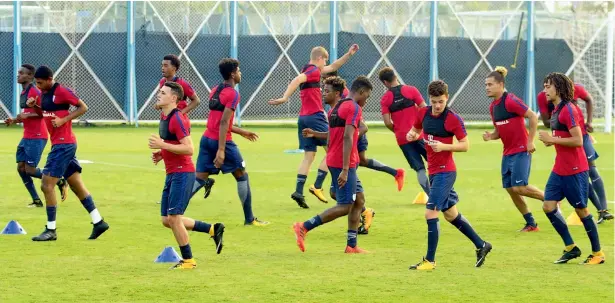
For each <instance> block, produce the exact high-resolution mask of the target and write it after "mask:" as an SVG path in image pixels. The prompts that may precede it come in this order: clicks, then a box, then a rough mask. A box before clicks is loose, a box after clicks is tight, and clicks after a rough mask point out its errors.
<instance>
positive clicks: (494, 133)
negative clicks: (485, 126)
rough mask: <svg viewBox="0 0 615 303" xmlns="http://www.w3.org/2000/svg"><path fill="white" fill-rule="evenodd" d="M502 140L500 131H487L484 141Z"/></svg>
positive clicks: (484, 134)
mask: <svg viewBox="0 0 615 303" xmlns="http://www.w3.org/2000/svg"><path fill="white" fill-rule="evenodd" d="M497 139H500V132H499V131H498V129H497V128H496V129H494V130H493V131H492V132H489V131H485V132H484V133H483V141H491V140H497Z"/></svg>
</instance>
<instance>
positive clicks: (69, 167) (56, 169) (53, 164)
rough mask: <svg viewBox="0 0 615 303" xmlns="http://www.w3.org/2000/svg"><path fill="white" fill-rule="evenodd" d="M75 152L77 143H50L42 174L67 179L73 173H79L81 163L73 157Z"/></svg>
mask: <svg viewBox="0 0 615 303" xmlns="http://www.w3.org/2000/svg"><path fill="white" fill-rule="evenodd" d="M76 153H77V144H74V143H73V144H56V145H52V146H51V152H49V154H48V155H47V163H45V168H44V169H43V175H50V176H52V177H54V178H62V177H64V179H68V178H69V177H70V176H72V175H73V174H74V173H81V165H79V161H77V158H76V157H75V154H76Z"/></svg>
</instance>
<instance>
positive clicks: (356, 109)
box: [351, 102, 359, 125]
mask: <svg viewBox="0 0 615 303" xmlns="http://www.w3.org/2000/svg"><path fill="white" fill-rule="evenodd" d="M353 103H354V114H353V115H352V120H351V121H352V125H355V123H357V116H358V115H359V104H358V103H356V102H353Z"/></svg>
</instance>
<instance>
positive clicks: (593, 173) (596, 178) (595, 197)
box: [536, 84, 614, 224]
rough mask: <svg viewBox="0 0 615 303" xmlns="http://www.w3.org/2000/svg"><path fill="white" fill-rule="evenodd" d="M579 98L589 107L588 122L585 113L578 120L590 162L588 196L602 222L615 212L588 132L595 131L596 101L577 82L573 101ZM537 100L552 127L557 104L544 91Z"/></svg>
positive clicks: (544, 119) (547, 125) (541, 111)
mask: <svg viewBox="0 0 615 303" xmlns="http://www.w3.org/2000/svg"><path fill="white" fill-rule="evenodd" d="M578 99H581V100H583V101H585V108H586V109H587V123H584V122H585V120H584V118H583V115H581V117H579V120H580V121H577V122H578V123H579V126H580V127H581V132H582V133H583V149H584V150H585V155H586V156H587V162H588V163H589V177H590V179H591V180H590V181H591V182H589V183H588V184H589V185H588V186H589V189H588V196H589V200H590V201H591V202H592V204H594V206H595V207H596V209H598V224H601V223H603V222H604V221H605V220H612V219H613V218H614V217H613V214H611V213H609V210H608V206H607V200H606V191H605V189H604V182H603V181H602V178H601V177H600V174H599V173H598V169H597V168H596V162H595V160H596V159H598V153H597V152H596V150H595V149H594V145H593V144H592V140H591V136H590V135H589V134H588V132H590V133H591V132H593V131H594V128H593V127H592V125H591V123H592V119H593V116H592V114H593V108H594V106H593V104H594V101H593V98H592V96H591V94H590V93H589V92H587V90H585V87H583V85H581V84H575V85H574V93H573V100H572V101H573V102H575V103H576V102H577V100H578ZM536 102H537V103H538V108H539V110H540V117H541V118H542V122H543V123H544V125H545V127H550V122H549V121H550V119H551V113H552V112H553V110H555V106H554V105H553V103H551V102H548V101H547V98H546V95H545V92H544V91H542V92H540V93H539V94H538V96H537V97H536Z"/></svg>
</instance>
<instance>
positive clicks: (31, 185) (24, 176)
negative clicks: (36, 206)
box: [19, 171, 41, 201]
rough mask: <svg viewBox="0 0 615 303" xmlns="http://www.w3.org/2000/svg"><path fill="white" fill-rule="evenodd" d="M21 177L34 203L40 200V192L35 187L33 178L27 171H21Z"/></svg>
mask: <svg viewBox="0 0 615 303" xmlns="http://www.w3.org/2000/svg"><path fill="white" fill-rule="evenodd" d="M19 176H20V177H21V180H22V181H23V185H24V186H25V187H26V189H27V190H28V193H29V194H30V197H32V201H34V200H40V199H41V198H39V196H38V192H36V187H35V186H34V181H32V177H30V175H28V174H27V173H26V172H25V171H24V172H21V171H19Z"/></svg>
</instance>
